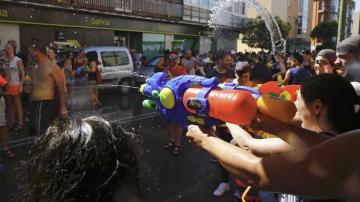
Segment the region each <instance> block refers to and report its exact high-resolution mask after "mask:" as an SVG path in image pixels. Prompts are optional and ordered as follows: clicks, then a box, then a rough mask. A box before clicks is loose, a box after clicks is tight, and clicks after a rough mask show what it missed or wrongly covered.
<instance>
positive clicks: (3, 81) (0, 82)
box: [0, 75, 7, 87]
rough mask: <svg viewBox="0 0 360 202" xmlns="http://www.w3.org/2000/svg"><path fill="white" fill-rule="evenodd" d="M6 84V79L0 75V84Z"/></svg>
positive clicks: (2, 85)
mask: <svg viewBox="0 0 360 202" xmlns="http://www.w3.org/2000/svg"><path fill="white" fill-rule="evenodd" d="M6 84H7V80H6V79H5V78H4V77H3V76H1V75H0V86H1V87H4V86H5V85H6Z"/></svg>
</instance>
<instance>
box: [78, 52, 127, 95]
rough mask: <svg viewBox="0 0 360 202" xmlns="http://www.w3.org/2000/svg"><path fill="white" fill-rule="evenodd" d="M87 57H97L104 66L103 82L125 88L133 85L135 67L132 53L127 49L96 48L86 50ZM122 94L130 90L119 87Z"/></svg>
mask: <svg viewBox="0 0 360 202" xmlns="http://www.w3.org/2000/svg"><path fill="white" fill-rule="evenodd" d="M84 50H85V53H86V57H87V58H88V59H89V58H94V57H96V56H97V58H98V60H99V62H100V63H101V64H102V73H101V76H102V80H103V82H104V83H112V84H119V85H123V86H131V85H133V83H134V81H133V74H134V65H133V61H132V59H131V55H130V52H129V50H128V49H127V48H125V47H117V46H95V47H89V48H84ZM119 89H120V90H121V93H123V94H126V93H128V92H129V91H130V88H126V87H119Z"/></svg>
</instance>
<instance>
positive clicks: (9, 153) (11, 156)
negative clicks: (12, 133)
mask: <svg viewBox="0 0 360 202" xmlns="http://www.w3.org/2000/svg"><path fill="white" fill-rule="evenodd" d="M4 152H5V153H6V155H7V156H8V157H9V158H14V157H15V154H14V153H12V152H11V151H10V149H7V150H4Z"/></svg>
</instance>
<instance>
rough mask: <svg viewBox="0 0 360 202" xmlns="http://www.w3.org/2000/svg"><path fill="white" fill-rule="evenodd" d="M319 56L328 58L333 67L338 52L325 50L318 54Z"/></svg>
mask: <svg viewBox="0 0 360 202" xmlns="http://www.w3.org/2000/svg"><path fill="white" fill-rule="evenodd" d="M317 56H323V57H325V58H327V59H328V60H329V62H330V63H331V64H332V65H334V63H335V61H336V58H337V57H336V51H334V50H331V49H323V50H321V51H320V52H319V53H318V54H317Z"/></svg>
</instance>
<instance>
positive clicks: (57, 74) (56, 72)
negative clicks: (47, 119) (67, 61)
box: [51, 64, 67, 116]
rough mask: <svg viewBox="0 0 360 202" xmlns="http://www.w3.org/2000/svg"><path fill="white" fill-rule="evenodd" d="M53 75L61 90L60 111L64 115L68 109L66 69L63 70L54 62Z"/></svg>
mask: <svg viewBox="0 0 360 202" xmlns="http://www.w3.org/2000/svg"><path fill="white" fill-rule="evenodd" d="M51 69H52V71H51V76H52V77H53V79H54V81H55V85H56V87H57V88H58V91H59V97H60V112H61V115H62V116H67V109H66V92H67V89H66V83H65V75H64V71H62V70H61V69H60V68H59V66H57V65H56V64H53V66H52V67H51Z"/></svg>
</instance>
